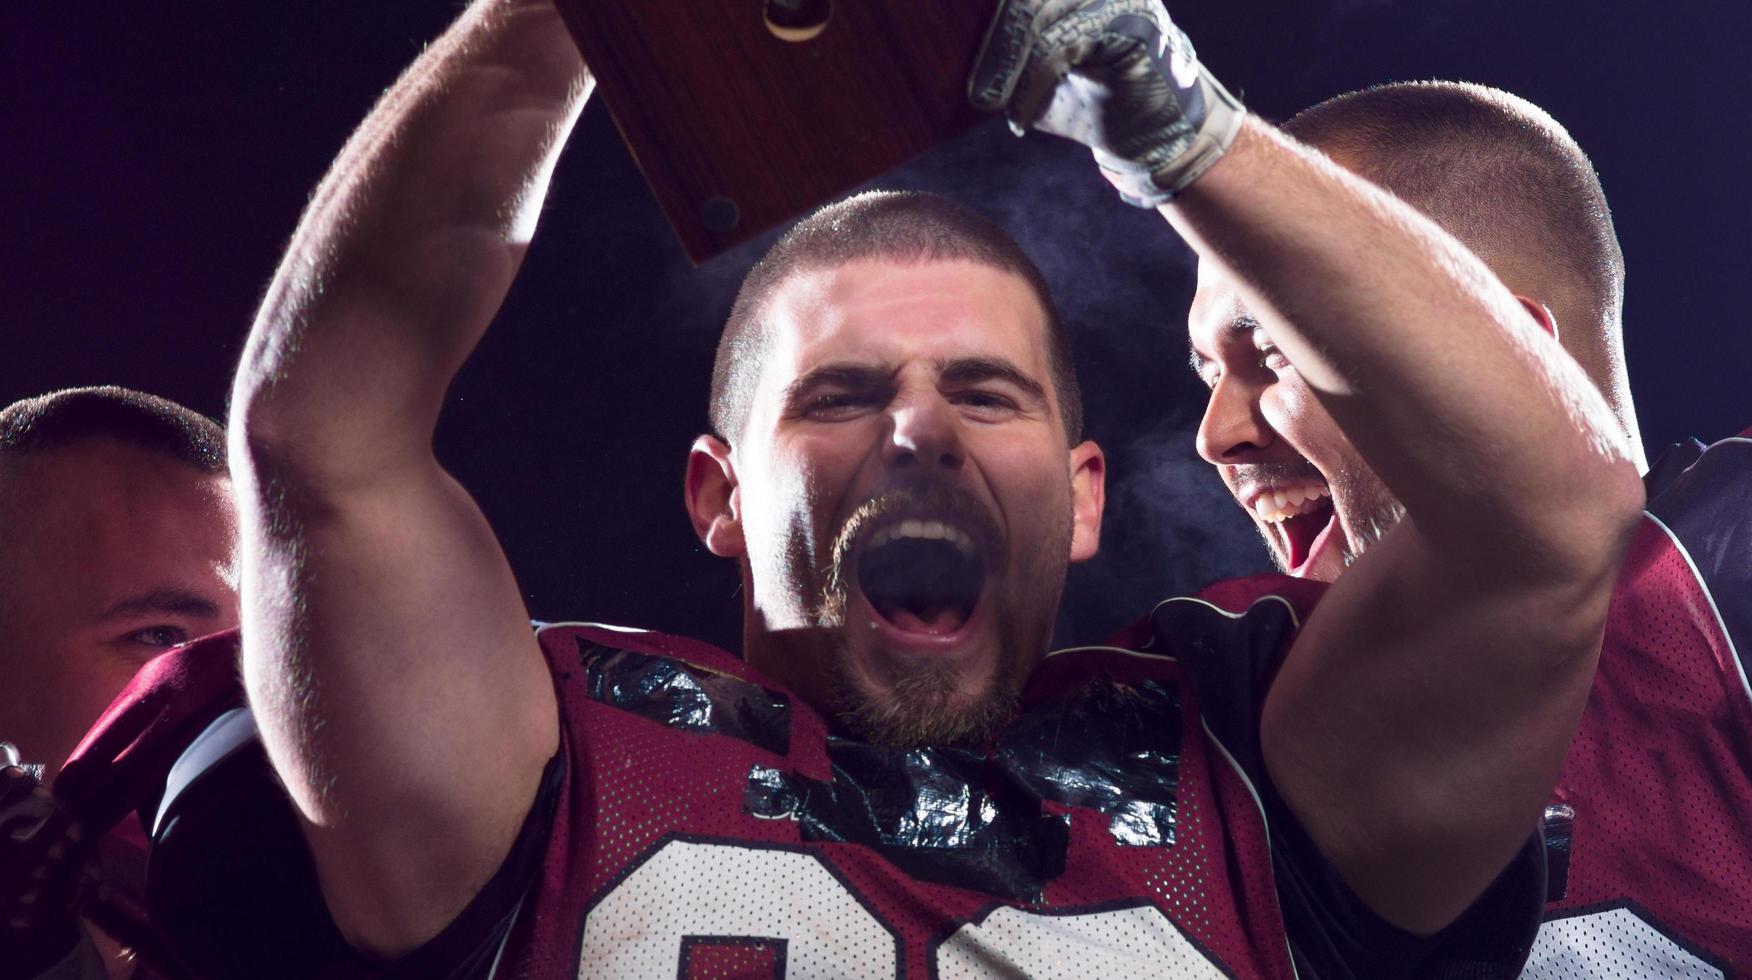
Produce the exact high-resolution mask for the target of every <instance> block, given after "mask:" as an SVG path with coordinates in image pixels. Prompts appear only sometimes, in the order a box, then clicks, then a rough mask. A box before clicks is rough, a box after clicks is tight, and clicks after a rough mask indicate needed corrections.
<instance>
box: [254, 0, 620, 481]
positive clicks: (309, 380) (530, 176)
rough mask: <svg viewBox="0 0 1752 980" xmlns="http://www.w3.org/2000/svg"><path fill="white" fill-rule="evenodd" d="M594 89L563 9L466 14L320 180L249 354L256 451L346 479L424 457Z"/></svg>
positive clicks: (493, 5) (506, 0)
mask: <svg viewBox="0 0 1752 980" xmlns="http://www.w3.org/2000/svg"><path fill="white" fill-rule="evenodd" d="M590 87H591V83H590V78H589V75H588V73H587V72H586V70H585V69H584V66H583V63H582V61H581V60H580V59H579V56H578V53H577V50H576V48H575V47H574V46H573V44H572V41H571V39H570V37H569V36H568V35H567V33H566V31H565V27H564V25H563V24H562V23H561V22H560V20H559V17H558V15H557V14H556V13H555V11H554V10H553V8H552V5H551V4H549V3H546V2H540V3H531V2H523V0H486V2H481V3H477V4H475V5H474V6H472V7H471V8H470V9H469V10H467V11H466V12H465V13H464V14H463V15H462V17H461V18H459V19H458V21H457V22H456V23H455V24H454V25H453V26H452V27H451V28H450V30H449V31H447V32H446V33H445V34H444V36H442V37H441V38H439V39H438V40H437V41H436V42H434V43H433V44H432V45H431V46H430V47H429V48H428V49H427V50H426V52H425V53H424V54H423V55H421V57H420V58H419V59H418V60H417V61H416V62H415V63H414V64H413V65H412V66H411V67H410V68H409V69H408V70H407V72H406V73H405V74H404V75H403V76H402V77H401V79H399V80H398V81H397V83H396V84H395V85H394V86H393V87H392V88H391V89H390V90H389V91H388V92H387V93H386V94H385V95H384V97H383V98H382V100H381V101H380V102H379V103H378V105H377V106H376V108H375V109H374V110H373V111H372V113H371V115H370V117H369V118H368V119H367V120H366V122H365V124H364V125H362V126H361V127H360V128H359V130H358V131H357V132H356V133H355V135H354V136H353V138H352V139H351V141H349V143H348V145H347V146H346V148H345V149H344V150H343V151H342V153H341V155H340V156H339V158H338V159H337V160H336V162H335V164H334V166H333V167H332V168H331V170H330V172H329V174H328V175H327V177H325V178H324V180H323V182H322V184H321V185H320V186H319V187H318V188H317V191H316V193H315V194H314V195H313V198H312V201H311V204H310V206H309V208H308V209H307V210H306V212H305V215H304V218H303V220H302V221H301V222H300V224H299V228H298V231H297V233H296V234H295V236H294V237H293V240H292V244H291V245H290V247H289V248H288V250H287V253H286V256H285V258H284V260H283V261H282V262H281V265H280V268H279V270H278V272H277V274H276V275H275V278H274V281H273V283H272V285H271V286H270V287H269V290H268V293H267V296H266V298H265V300H264V302H263V304H262V308H261V311H260V313H259V314H258V317H257V319H256V323H255V325H254V328H253V330H252V332H251V335H250V339H249V343H248V345H247V347H246V349H245V352H244V358H243V364H242V367H241V369H240V371H239V373H238V378H237V383H236V388H235V391H234V393H233V406H234V411H235V412H236V414H237V416H238V420H239V421H240V422H242V423H243V424H244V430H243V434H244V435H246V436H247V437H248V438H249V440H250V448H251V449H254V450H259V449H261V448H264V447H276V446H277V447H281V448H286V449H288V450H289V451H290V452H292V453H294V454H295V455H297V456H298V457H300V458H303V459H306V460H309V461H312V464H313V465H315V462H316V461H320V465H322V466H323V467H325V468H327V469H328V470H330V471H332V472H333V473H334V475H335V476H337V477H340V476H342V475H343V474H346V473H347V472H348V467H349V466H356V467H359V468H361V472H362V473H363V472H369V469H366V468H367V467H370V468H380V467H383V466H385V465H391V466H393V465H394V464H395V462H396V460H397V457H398V454H402V453H407V454H413V453H423V452H425V451H426V446H427V444H428V443H429V440H430V437H431V432H432V428H433V426H434V425H435V424H436V421H437V417H438V411H439V407H440V404H441V400H442V397H443V393H444V390H445V388H446V387H447V386H448V385H449V383H450V380H451V378H452V376H453V375H454V374H455V372H456V371H457V369H458V368H459V367H460V366H461V364H462V362H463V361H464V360H465V359H466V357H467V356H468V353H469V352H470V350H472V349H473V347H474V345H475V343H476V342H477V341H478V340H479V339H480V337H481V334H482V333H483V332H484V331H485V329H486V327H487V325H488V324H489V323H490V322H491V320H492V318H493V316H494V314H495V313H496V312H497V310H498V307H499V305H500V303H501V302H502V301H503V299H504V296H505V293H506V291H507V290H508V289H509V288H510V284H511V282H512V279H513V278H514V277H515V275H516V272H517V268H518V266H519V264H520V263H521V261H522V257H523V254H524V251H525V249H526V247H527V245H528V242H529V239H530V236H531V235H532V233H533V231H534V226H535V219H536V216H537V214H538V213H539V211H540V208H541V204H542V199H543V197H544V196H545V194H546V190H547V184H548V179H549V177H550V176H551V174H552V170H553V166H554V163H555V161H556V159H557V157H558V154H559V151H560V147H561V146H562V145H563V143H564V142H565V139H566V136H567V134H568V133H569V131H570V130H571V127H572V125H573V124H574V123H575V122H576V120H577V117H578V113H579V111H580V110H581V109H582V107H583V104H584V101H585V99H586V97H587V95H588V92H589V89H590Z"/></svg>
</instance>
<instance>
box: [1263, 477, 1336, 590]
mask: <svg viewBox="0 0 1752 980" xmlns="http://www.w3.org/2000/svg"><path fill="white" fill-rule="evenodd" d="M1252 509H1253V514H1254V516H1255V517H1257V518H1258V519H1259V520H1260V521H1261V522H1263V523H1265V524H1267V525H1269V526H1270V527H1271V528H1272V535H1273V538H1274V539H1275V540H1276V541H1277V543H1278V546H1279V547H1280V548H1281V549H1282V551H1283V557H1284V565H1285V567H1286V568H1287V569H1288V570H1289V571H1290V572H1291V573H1295V572H1298V571H1300V570H1301V569H1302V567H1303V566H1305V565H1306V564H1308V560H1309V559H1310V558H1312V557H1313V556H1314V552H1315V550H1316V549H1317V548H1318V547H1319V546H1320V545H1321V544H1322V543H1323V542H1324V541H1325V539H1326V538H1328V537H1330V536H1331V533H1332V531H1333V528H1334V527H1335V526H1336V524H1337V521H1336V520H1335V517H1336V512H1335V511H1334V510H1333V508H1332V491H1331V490H1330V489H1328V488H1327V487H1326V485H1325V484H1322V483H1306V484H1295V485H1290V486H1279V487H1273V488H1271V489H1266V490H1263V491H1261V492H1260V493H1259V495H1258V496H1256V497H1255V498H1254V499H1253V505H1252Z"/></svg>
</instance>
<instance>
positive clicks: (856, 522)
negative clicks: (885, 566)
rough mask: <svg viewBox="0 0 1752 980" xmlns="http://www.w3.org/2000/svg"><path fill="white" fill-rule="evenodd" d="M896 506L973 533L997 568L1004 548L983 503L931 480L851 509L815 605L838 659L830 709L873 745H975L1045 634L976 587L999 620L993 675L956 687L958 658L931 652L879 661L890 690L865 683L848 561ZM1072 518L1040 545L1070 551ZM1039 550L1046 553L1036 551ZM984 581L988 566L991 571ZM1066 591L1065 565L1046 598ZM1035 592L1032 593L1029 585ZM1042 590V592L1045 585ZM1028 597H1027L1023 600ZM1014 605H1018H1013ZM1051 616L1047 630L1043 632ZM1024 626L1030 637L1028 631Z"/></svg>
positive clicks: (1008, 701)
mask: <svg viewBox="0 0 1752 980" xmlns="http://www.w3.org/2000/svg"><path fill="white" fill-rule="evenodd" d="M896 511H914V512H922V513H925V514H929V515H931V516H932V517H933V518H938V519H946V520H949V521H951V522H954V523H957V524H959V525H961V526H962V527H964V528H966V529H968V530H969V531H971V532H972V534H973V537H974V539H975V540H976V541H977V542H980V545H981V547H982V551H983V552H984V559H985V561H986V562H988V563H994V564H996V566H997V567H999V568H1002V567H1003V565H1004V563H1005V562H1007V561H1008V559H1009V555H1008V553H1007V548H1006V547H1005V546H1004V545H1005V542H1004V537H1003V534H1002V532H1001V531H1000V530H999V529H998V527H997V522H996V521H994V520H993V519H992V517H991V515H990V513H989V512H988V511H987V510H986V508H985V507H984V506H983V505H981V504H980V503H979V502H978V501H977V500H975V499H974V498H973V497H971V496H970V495H968V494H967V493H966V492H964V491H962V490H960V489H958V488H955V487H953V486H949V485H946V484H940V483H928V484H922V485H916V486H910V487H901V488H896V489H891V490H888V491H885V492H883V493H881V494H879V495H877V496H876V497H873V498H871V499H869V500H867V501H865V502H864V503H862V504H860V505H859V506H858V507H857V508H855V509H854V510H853V511H852V512H851V513H850V514H849V515H847V517H846V519H845V520H844V521H843V522H842V524H841V526H840V528H839V530H838V532H837V533H835V535H834V538H833V546H832V551H831V553H830V556H829V563H828V574H827V577H826V582H825V584H824V585H823V586H822V589H821V593H820V596H819V597H818V600H817V603H816V615H815V617H814V618H815V621H816V623H817V625H819V626H822V627H825V628H827V629H828V630H829V632H830V634H831V636H832V637H833V640H832V643H833V648H832V651H831V653H830V655H831V656H832V657H834V658H835V660H836V663H835V666H834V672H833V673H834V677H835V678H836V679H837V686H836V690H835V692H834V709H835V714H836V717H837V718H838V720H839V722H840V723H841V724H842V725H843V726H844V727H845V728H846V729H847V730H849V731H850V732H851V733H852V734H854V735H856V736H857V737H859V738H861V739H863V740H865V741H867V742H870V743H871V744H875V745H883V746H890V747H896V748H906V747H912V746H918V745H955V744H980V743H983V742H985V741H987V740H989V738H990V737H991V736H992V735H993V734H995V733H996V732H997V730H998V729H999V728H1001V727H1002V726H1003V725H1004V723H1005V722H1007V721H1008V720H1009V719H1010V718H1011V716H1012V715H1014V713H1015V710H1016V704H1017V702H1018V700H1019V699H1020V696H1021V691H1022V687H1023V685H1024V684H1025V683H1026V681H1027V672H1028V668H1029V666H1031V664H1032V663H1033V662H1034V660H1036V659H1037V658H1038V657H1039V656H1040V655H1041V654H1043V653H1045V647H1046V642H1045V640H1046V637H1045V636H1042V635H1039V634H1040V633H1041V631H1040V630H1038V629H1032V630H1031V629H1030V628H1029V627H1030V625H1031V624H1030V623H1029V617H1027V616H1022V615H1018V614H1017V610H1015V609H1010V608H1007V606H1006V603H1005V601H1004V600H1005V597H1004V596H1003V595H1002V594H1001V593H995V594H994V592H993V590H989V589H985V588H983V587H982V590H981V591H982V594H981V597H980V599H979V600H978V601H979V602H982V603H983V602H985V601H987V600H988V598H989V599H990V601H992V602H993V603H994V607H995V608H992V609H988V610H985V611H984V612H983V613H982V614H983V615H986V616H990V617H992V619H993V621H994V622H995V623H996V626H997V628H996V638H997V642H998V651H997V662H996V664H995V665H994V668H993V673H992V677H991V680H990V682H989V683H987V684H986V685H985V687H984V689H983V690H981V691H979V692H977V693H975V694H971V695H969V694H966V693H963V691H962V689H961V684H960V681H961V670H962V668H961V665H959V664H955V663H950V662H946V661H943V660H938V659H917V660H914V661H912V662H908V663H906V664H904V666H898V665H896V664H895V663H894V662H893V660H889V661H888V662H887V663H886V664H885V667H886V670H885V674H886V676H887V678H888V690H887V691H886V692H877V691H873V690H870V689H869V688H867V687H866V686H865V685H863V684H860V683H859V682H858V680H857V672H856V670H855V669H854V666H855V665H854V664H853V662H852V656H851V651H850V647H849V644H848V641H847V638H846V607H847V604H848V603H849V602H851V601H852V596H851V591H852V580H853V577H854V576H852V574H851V571H852V569H851V563H852V561H853V551H854V546H855V545H856V543H857V541H858V539H859V538H860V537H861V536H862V535H863V533H864V532H865V531H866V529H868V528H869V527H870V526H871V525H872V524H873V523H875V522H877V521H880V520H882V519H883V518H885V517H887V516H888V515H890V514H893V513H894V512H896ZM1070 527H1071V519H1070V515H1069V513H1068V512H1067V514H1066V515H1065V520H1064V522H1063V527H1062V528H1061V529H1059V531H1060V533H1059V534H1058V535H1057V536H1056V537H1054V538H1052V539H1051V540H1048V541H1046V542H1044V543H1043V544H1042V547H1044V548H1047V549H1051V548H1057V549H1058V551H1059V553H1063V554H1065V555H1068V554H1069V550H1070ZM1041 553H1042V554H1053V553H1054V552H1052V551H1043V552H1041ZM987 574H988V578H989V577H990V571H989V570H988V573H987ZM1062 588H1063V577H1062V568H1061V573H1060V577H1059V581H1058V583H1057V586H1056V587H1055V588H1053V589H1051V590H1050V591H1051V595H1041V596H1038V597H1036V598H1039V599H1050V600H1051V601H1050V603H1048V604H1049V605H1051V606H1053V607H1054V608H1056V606H1057V599H1058V594H1059V592H1060V591H1062ZM1030 591H1033V590H1030ZM1042 591H1043V592H1044V591H1047V590H1042ZM1024 601H1026V597H1024ZM1018 605H1020V604H1018ZM1050 627H1051V617H1050V616H1048V618H1047V621H1046V628H1047V630H1050ZM1030 633H1034V634H1036V635H1034V636H1030V635H1029V634H1030Z"/></svg>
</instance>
